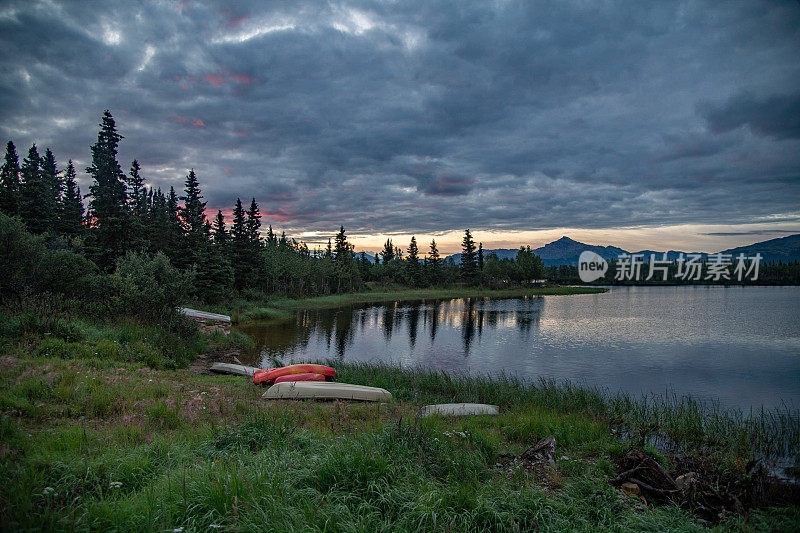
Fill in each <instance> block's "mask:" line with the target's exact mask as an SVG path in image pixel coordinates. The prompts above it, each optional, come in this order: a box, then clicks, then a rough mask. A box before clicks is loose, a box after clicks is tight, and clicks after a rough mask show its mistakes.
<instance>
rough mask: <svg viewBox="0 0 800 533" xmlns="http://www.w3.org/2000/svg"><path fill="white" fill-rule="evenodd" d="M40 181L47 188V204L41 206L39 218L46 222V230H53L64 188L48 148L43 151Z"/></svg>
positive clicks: (54, 160)
mask: <svg viewBox="0 0 800 533" xmlns="http://www.w3.org/2000/svg"><path fill="white" fill-rule="evenodd" d="M42 181H43V182H44V185H45V187H46V188H47V202H46V204H45V206H43V209H42V214H41V215H40V217H41V218H43V219H46V220H47V224H48V228H54V227H55V225H56V221H57V219H58V207H59V203H60V202H61V194H62V191H63V188H64V186H63V183H62V180H61V177H60V176H59V172H58V166H57V164H56V157H55V156H54V155H53V152H52V151H51V150H50V148H47V149H46V150H45V152H44V157H43V158H42Z"/></svg>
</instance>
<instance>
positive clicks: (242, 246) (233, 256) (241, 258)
mask: <svg viewBox="0 0 800 533" xmlns="http://www.w3.org/2000/svg"><path fill="white" fill-rule="evenodd" d="M248 255H249V246H248V239H247V218H246V213H245V211H244V207H242V200H241V199H239V198H237V199H236V207H234V208H233V224H232V226H231V247H230V261H231V264H232V266H233V280H234V286H235V287H236V288H237V289H242V288H244V287H245V286H246V285H247V284H248V283H249V268H248V266H249V262H248Z"/></svg>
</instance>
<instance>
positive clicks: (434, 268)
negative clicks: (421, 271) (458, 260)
mask: <svg viewBox="0 0 800 533" xmlns="http://www.w3.org/2000/svg"><path fill="white" fill-rule="evenodd" d="M441 265H442V258H441V257H440V256H439V248H437V246H436V239H433V240H431V249H430V252H428V259H427V261H426V270H427V276H428V281H429V282H430V283H433V284H437V283H439V282H440V281H441V279H442V272H441V270H442V268H441Z"/></svg>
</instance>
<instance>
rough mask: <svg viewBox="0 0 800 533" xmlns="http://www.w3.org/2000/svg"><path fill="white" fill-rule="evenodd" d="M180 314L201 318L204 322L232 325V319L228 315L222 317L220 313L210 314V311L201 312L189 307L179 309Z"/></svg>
mask: <svg viewBox="0 0 800 533" xmlns="http://www.w3.org/2000/svg"><path fill="white" fill-rule="evenodd" d="M178 312H179V313H181V314H182V315H186V316H188V317H191V318H200V319H203V320H213V321H215V322H228V323H230V321H231V317H229V316H228V315H221V314H219V313H209V312H208V311H200V310H199V309H190V308H188V307H179V308H178Z"/></svg>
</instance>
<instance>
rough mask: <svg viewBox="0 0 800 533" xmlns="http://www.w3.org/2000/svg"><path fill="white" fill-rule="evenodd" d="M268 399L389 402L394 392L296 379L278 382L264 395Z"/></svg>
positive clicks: (362, 386)
mask: <svg viewBox="0 0 800 533" xmlns="http://www.w3.org/2000/svg"><path fill="white" fill-rule="evenodd" d="M263 397H264V398H267V399H268V400H280V399H283V400H307V399H311V400H361V401H365V402H388V401H389V400H391V399H392V394H391V393H390V392H389V391H387V390H386V389H381V388H378V387H366V386H364V385H351V384H349V383H334V382H330V381H294V382H290V383H276V384H275V385H273V386H271V387H270V388H269V389H267V392H265V393H264V395H263Z"/></svg>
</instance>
